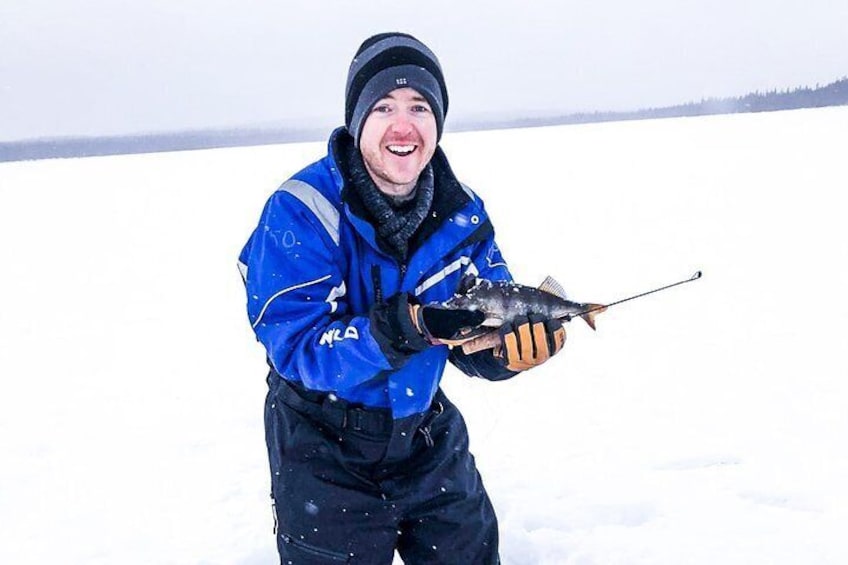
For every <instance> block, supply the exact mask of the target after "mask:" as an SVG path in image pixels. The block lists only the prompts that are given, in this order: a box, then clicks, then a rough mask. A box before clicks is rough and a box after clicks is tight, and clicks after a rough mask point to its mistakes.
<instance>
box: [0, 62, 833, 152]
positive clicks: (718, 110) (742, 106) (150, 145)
mask: <svg viewBox="0 0 848 565" xmlns="http://www.w3.org/2000/svg"><path fill="white" fill-rule="evenodd" d="M842 105H848V77H844V78H842V79H840V80H838V81H836V82H833V83H831V84H828V85H826V86H819V85H816V87H815V88H809V87H798V88H795V89H794V90H788V89H787V90H783V91H777V90H771V91H768V92H753V93H751V94H746V95H744V96H739V97H735V98H706V99H703V100H701V101H700V102H689V103H687V104H680V105H677V106H666V107H663V108H646V109H642V110H636V111H631V112H585V113H576V114H567V115H562V116H548V117H540V118H510V119H504V120H496V121H486V122H466V123H461V124H459V125H458V126H454V127H452V128H451V131H468V130H480V129H501V128H510V127H532V126H547V125H562V124H585V123H593V122H610V121H621V120H645V119H656V118H678V117H684V116H705V115H710V114H736V113H742V112H770V111H775V110H794V109H798V108H820V107H823V106H842ZM324 135H326V132H324V131H323V130H317V129H316V130H303V129H300V130H294V129H287V128H264V129H263V128H256V129H232V130H219V129H218V130H198V131H184V132H172V133H155V134H140V135H125V136H105V137H63V138H52V139H37V140H28V141H20V142H0V162H3V161H22V160H28V159H50V158H57V157H58V158H62V157H87V156H94V155H117V154H124V153H151V152H159V151H179V150H188V149H210V148H214V147H236V146H245V145H268V144H275V143H291V142H303V141H317V140H323V137H322V136H324Z"/></svg>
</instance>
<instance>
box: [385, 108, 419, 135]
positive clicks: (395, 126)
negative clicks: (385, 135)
mask: <svg viewBox="0 0 848 565" xmlns="http://www.w3.org/2000/svg"><path fill="white" fill-rule="evenodd" d="M390 129H391V132H392V133H393V134H396V135H401V136H403V135H409V134H411V133H412V131H413V126H412V121H411V120H410V119H409V117H408V116H406V115H404V114H403V113H399V114H398V115H397V116H396V117H395V119H394V120H392V125H391V128H390Z"/></svg>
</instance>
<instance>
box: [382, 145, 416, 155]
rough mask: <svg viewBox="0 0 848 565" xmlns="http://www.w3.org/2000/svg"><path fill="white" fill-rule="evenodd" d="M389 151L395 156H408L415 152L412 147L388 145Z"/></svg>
mask: <svg viewBox="0 0 848 565" xmlns="http://www.w3.org/2000/svg"><path fill="white" fill-rule="evenodd" d="M388 149H389V151H391V152H392V153H395V154H397V155H409V154H410V153H412V152H413V151H415V146H414V145H389V147H388Z"/></svg>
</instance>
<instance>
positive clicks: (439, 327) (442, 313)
mask: <svg viewBox="0 0 848 565" xmlns="http://www.w3.org/2000/svg"><path fill="white" fill-rule="evenodd" d="M409 309H410V316H411V317H412V323H413V324H415V327H416V329H417V330H418V333H420V334H421V335H422V336H424V338H425V339H426V340H427V341H429V342H430V343H432V344H434V345H436V344H443V345H461V344H463V343H465V342H466V341H468V340H470V339H473V338H474V337H475V336H476V335H478V334H476V333H474V334H472V332H473V330H475V329H477V328H479V327H480V324H482V323H483V320H485V319H486V316H485V314H483V312H481V311H479V310H451V309H447V308H440V307H439V306H421V305H419V304H410V307H409Z"/></svg>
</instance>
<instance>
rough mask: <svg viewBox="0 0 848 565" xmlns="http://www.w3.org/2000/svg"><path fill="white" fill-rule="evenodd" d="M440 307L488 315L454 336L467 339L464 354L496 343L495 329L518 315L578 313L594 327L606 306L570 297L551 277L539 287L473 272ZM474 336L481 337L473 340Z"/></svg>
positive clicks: (562, 317) (560, 316) (566, 316)
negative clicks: (481, 275)
mask: <svg viewBox="0 0 848 565" xmlns="http://www.w3.org/2000/svg"><path fill="white" fill-rule="evenodd" d="M437 307H440V308H445V309H448V310H473V311H476V310H479V311H481V312H483V314H485V316H486V318H485V320H484V321H483V323H482V324H481V325H480V326H478V327H477V328H474V329H472V330H470V331H469V330H465V331H461V332H460V333H459V334H458V335H456V336H453V338H454V339H456V340H461V341H463V342H464V344H463V351H465V353H473V352H474V351H480V350H482V349H488V348H490V347H493V346H495V345H496V344H497V343H499V339H500V337H499V335H498V332H497V331H493V330H496V329H497V328H500V327H501V326H502V325H504V324H506V323H510V322H512V320H514V319H515V318H516V317H517V316H527V315H529V314H539V315H541V316H544V317H545V318H548V319H552V318H556V319H559V320H562V321H563V322H568V321H571V319H572V318H574V317H576V316H579V317H580V318H582V319H583V320H584V321H585V322H586V323H587V324H588V325H589V327H590V328H592V329H593V330H595V329H596V325H595V316H597V315H598V314H600V313H601V312H603V311H604V310H605V309H606V306H604V305H603V304H596V303H593V302H574V301H572V300H570V299H569V298H568V297H567V295H566V293H565V290H563V287H562V285H560V284H559V283H558V282H557V281H556V280H554V279H553V278H552V277H550V276H549V277H547V278H545V280H544V281H543V282H542V284H540V285H539V286H538V287H532V286H527V285H523V284H518V283H514V282H509V281H490V280H487V279H482V278H477V277H475V276H473V275H469V276H467V277H465V278H463V280H462V281H461V282H460V287H459V289H458V290H457V292H456V293H455V294H454V295H453V296H452V297H451V298H449V299H448V300H446V301H444V302H442V303H440V304H439V305H438V306H437ZM479 336H487V339H486V340H482V338H480V337H479ZM471 338H478V339H475V340H473V341H472V340H471ZM475 342H476V343H475ZM475 348H477V349H475Z"/></svg>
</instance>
